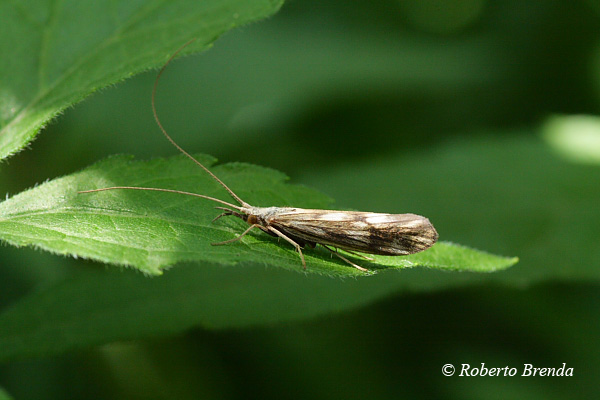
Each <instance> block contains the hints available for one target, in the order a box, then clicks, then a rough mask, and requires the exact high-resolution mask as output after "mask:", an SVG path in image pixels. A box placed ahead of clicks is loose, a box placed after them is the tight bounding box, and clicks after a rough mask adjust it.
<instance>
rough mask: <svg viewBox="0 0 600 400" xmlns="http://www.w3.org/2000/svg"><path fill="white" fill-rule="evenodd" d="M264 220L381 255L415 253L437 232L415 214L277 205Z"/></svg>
mask: <svg viewBox="0 0 600 400" xmlns="http://www.w3.org/2000/svg"><path fill="white" fill-rule="evenodd" d="M276 210H277V211H275V212H270V213H268V214H269V215H266V216H265V220H266V222H267V223H268V224H270V225H272V226H273V227H274V228H276V229H278V230H280V231H282V232H283V233H287V234H289V235H291V236H294V237H298V238H300V239H302V240H304V241H306V242H315V243H321V244H326V245H331V246H334V247H337V248H340V249H344V250H354V251H360V252H363V253H370V254H381V255H406V254H413V253H418V252H419V251H423V250H426V249H428V248H429V247H431V246H433V244H434V243H435V242H436V241H437V239H438V234H437V232H436V230H435V228H434V227H433V225H432V224H431V222H429V220H428V219H427V218H425V217H422V216H420V215H415V214H379V213H372V212H357V211H330V210H305V209H302V208H279V209H276Z"/></svg>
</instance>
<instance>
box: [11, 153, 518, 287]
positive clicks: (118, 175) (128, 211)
mask: <svg viewBox="0 0 600 400" xmlns="http://www.w3.org/2000/svg"><path fill="white" fill-rule="evenodd" d="M198 157H199V159H200V160H201V162H203V163H204V164H205V165H211V163H212V161H214V160H212V159H211V158H210V157H208V156H198ZM214 172H215V173H216V174H217V175H218V176H220V177H221V179H223V180H224V181H225V182H227V184H229V185H230V187H231V188H232V189H233V190H234V192H236V193H237V194H238V195H239V196H240V197H241V198H243V199H244V200H245V201H247V202H248V203H250V204H252V205H257V206H296V207H304V208H326V207H327V206H328V205H330V203H331V201H330V199H329V198H327V197H326V196H324V195H322V194H320V193H317V192H316V191H314V190H311V189H308V188H305V187H301V186H295V185H288V184H285V180H286V177H285V176H284V175H283V174H281V173H279V172H277V171H274V170H270V169H266V168H262V167H258V166H253V165H247V164H238V163H235V164H225V165H221V166H217V167H215V168H214ZM110 186H138V187H156V188H167V189H176V190H183V191H188V192H195V193H201V194H204V195H207V196H211V197H217V198H223V199H226V198H227V195H226V193H224V192H225V191H224V190H223V189H222V188H221V187H220V186H219V185H218V184H217V183H216V182H215V181H213V180H212V178H211V177H209V176H208V175H207V174H205V173H204V172H203V171H202V170H200V169H199V168H198V167H197V166H196V165H194V164H193V163H192V162H191V161H190V160H189V159H187V158H185V157H183V156H177V157H174V158H171V159H168V160H165V159H155V160H152V161H149V162H136V161H132V160H131V159H130V158H129V157H125V156H119V157H112V158H109V159H107V160H104V161H102V162H99V163H97V164H95V165H93V166H91V167H89V168H87V169H85V170H84V171H81V172H79V173H76V174H73V175H71V176H67V177H63V178H59V179H56V180H53V181H50V182H47V183H45V184H42V185H40V186H38V187H36V188H33V189H30V190H28V191H26V192H23V193H21V194H19V195H17V196H14V197H13V198H11V199H8V200H6V201H5V202H3V203H1V204H0V238H2V239H3V240H5V241H7V242H9V243H11V244H14V245H17V246H35V247H39V248H41V249H45V250H48V251H51V252H54V253H58V254H68V255H74V256H77V257H83V258H91V259H94V260H98V261H102V262H107V263H112V264H117V265H127V266H133V267H135V268H137V269H139V270H141V271H143V272H146V273H149V274H160V273H161V270H162V269H163V268H164V267H166V266H170V265H173V264H175V263H177V262H181V261H205V262H217V263H220V264H227V265H234V264H238V263H241V262H244V263H247V262H256V263H264V264H268V265H274V266H279V267H282V268H286V269H290V270H294V271H301V270H302V268H301V264H300V259H299V257H298V255H297V254H296V252H295V251H294V249H293V248H292V247H291V246H290V245H289V244H288V243H286V242H284V241H281V242H280V241H278V240H277V238H272V237H270V236H268V235H265V234H263V233H262V232H260V231H258V232H255V233H254V234H249V235H246V236H244V237H243V238H242V239H241V240H240V241H239V242H234V243H231V244H229V245H224V246H213V245H211V243H216V242H222V241H225V240H229V239H233V238H235V237H236V236H238V235H239V234H240V233H241V232H243V231H244V229H246V227H247V225H245V223H244V222H243V221H241V220H238V219H237V218H231V217H230V218H222V219H220V220H219V221H216V222H214V223H213V222H212V219H213V218H214V217H215V216H216V215H219V212H218V211H215V210H214V209H213V208H214V207H215V206H216V205H219V204H218V203H213V202H211V201H208V200H204V199H198V198H196V197H192V196H184V195H181V194H172V193H160V192H151V191H139V190H112V191H106V192H100V193H84V194H78V193H77V192H78V191H81V190H88V189H97V188H104V187H110ZM304 255H305V257H306V262H307V267H308V268H307V271H309V272H317V273H322V274H327V275H339V276H353V275H361V274H364V273H362V272H360V271H359V270H357V269H356V268H353V267H351V266H348V265H347V264H346V263H344V262H343V261H341V260H339V259H337V258H335V257H331V255H330V254H329V253H328V252H327V251H325V250H324V249H318V250H311V249H306V250H305V251H304ZM375 259H376V261H374V262H367V261H363V260H361V261H359V264H362V265H364V266H365V267H366V268H369V269H370V270H379V269H389V268H406V267H412V266H416V265H424V266H429V267H431V268H440V269H452V270H460V271H478V272H485V271H494V270H497V269H503V268H507V267H509V266H511V265H513V264H514V263H515V262H516V259H510V258H503V257H497V256H491V255H488V254H485V253H482V252H478V251H475V250H471V249H467V248H462V247H459V246H456V245H453V244H449V243H439V244H437V245H435V246H434V247H433V248H432V249H430V250H428V251H425V252H423V253H421V254H416V255H412V256H406V257H382V256H376V257H375Z"/></svg>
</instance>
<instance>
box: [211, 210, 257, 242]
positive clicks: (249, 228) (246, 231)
mask: <svg viewBox="0 0 600 400" xmlns="http://www.w3.org/2000/svg"><path fill="white" fill-rule="evenodd" d="M223 214H225V213H223ZM252 228H262V227H261V226H260V225H258V224H253V225H250V226H249V227H248V229H246V230H245V231H244V232H243V233H242V234H241V235H240V236H238V237H236V238H233V239H229V240H226V241H224V242H218V243H211V245H212V246H221V245H223V244H229V243H233V242H237V241H238V240H240V239H241V238H243V237H244V236H246V234H247V233H248V232H250V231H251V230H252Z"/></svg>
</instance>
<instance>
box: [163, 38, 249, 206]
mask: <svg viewBox="0 0 600 400" xmlns="http://www.w3.org/2000/svg"><path fill="white" fill-rule="evenodd" d="M195 41H196V38H194V39H191V40H190V41H188V42H187V43H186V44H184V45H183V46H181V47H180V48H179V49H177V51H176V52H175V53H173V55H172V56H171V57H170V58H169V59H168V60H167V62H166V63H165V65H163V67H162V68H161V69H160V71H159V72H158V75H156V79H155V80H154V87H153V88H152V113H153V114H154V119H155V120H156V123H157V125H158V127H159V128H160V130H161V132H162V133H163V134H164V135H165V137H166V138H167V140H168V141H169V142H171V144H172V145H173V146H175V148H177V150H179V151H180V152H181V153H183V154H185V155H186V156H187V157H188V158H189V159H190V160H192V161H193V162H195V163H196V164H197V165H198V166H199V167H200V168H202V169H203V170H204V171H206V172H207V173H208V174H209V175H210V176H212V178H213V179H214V180H215V181H217V182H219V184H220V185H221V186H223V187H224V188H225V190H227V192H229V194H230V195H231V197H233V198H234V199H235V200H236V201H237V202H238V203H240V205H242V206H244V207H250V205H249V204H248V203H246V202H245V201H244V200H242V199H240V198H239V196H238V195H237V194H235V193H233V190H231V189H229V187H228V186H227V185H226V184H225V183H223V181H222V180H220V179H219V178H217V176H216V175H215V174H213V173H212V172H210V170H209V169H208V168H206V167H205V166H204V165H202V163H201V162H200V161H198V160H196V159H195V158H194V157H192V156H191V155H190V154H189V153H188V152H187V151H185V150H184V149H182V148H181V146H179V145H178V144H177V143H175V141H174V140H173V139H172V138H171V136H169V134H168V133H167V131H166V130H165V128H163V126H162V124H161V123H160V119H159V118H158V113H157V112H156V102H155V99H156V88H157V86H158V81H159V80H160V76H161V75H162V73H163V72H164V70H165V68H167V66H168V65H169V64H170V63H171V61H173V59H174V58H175V57H176V56H177V55H178V54H179V53H180V52H181V51H182V50H183V49H185V48H186V47H187V46H189V45H190V44H192V43H193V42H195ZM212 200H216V199H212Z"/></svg>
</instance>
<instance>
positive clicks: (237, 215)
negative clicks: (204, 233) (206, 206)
mask: <svg viewBox="0 0 600 400" xmlns="http://www.w3.org/2000/svg"><path fill="white" fill-rule="evenodd" d="M215 208H216V209H217V210H225V212H224V213H221V214H219V215H217V216H216V217H215V218H214V219H213V220H212V221H211V222H215V221H216V220H218V219H219V218H221V217H225V216H227V215H235V216H236V217H238V218H240V219H243V220H244V221H245V219H244V215H243V214H240V213H238V212H235V211H233V210H230V209H229V208H225V207H215Z"/></svg>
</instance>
